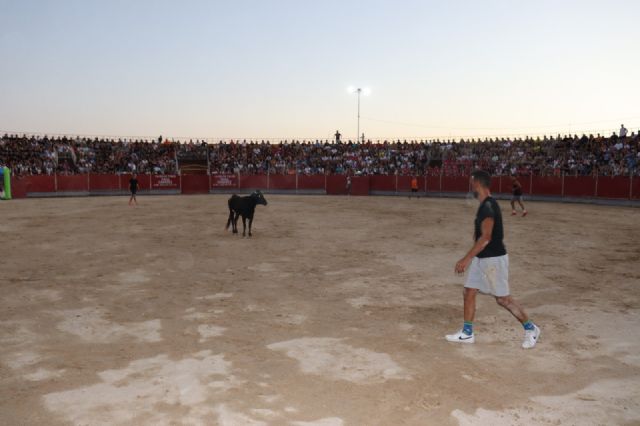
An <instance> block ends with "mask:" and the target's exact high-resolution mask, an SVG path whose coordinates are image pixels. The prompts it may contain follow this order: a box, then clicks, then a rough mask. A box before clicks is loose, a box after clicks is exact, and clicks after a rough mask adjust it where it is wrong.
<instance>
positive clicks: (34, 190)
mask: <svg viewBox="0 0 640 426" xmlns="http://www.w3.org/2000/svg"><path fill="white" fill-rule="evenodd" d="M130 177H131V175H130V174H96V173H92V174H83V175H38V176H24V177H17V176H13V177H12V181H11V185H12V188H13V196H14V198H24V197H38V196H73V195H118V194H126V193H128V189H129V179H130ZM519 180H520V183H521V184H522V187H523V192H524V194H525V195H526V196H529V197H531V198H533V199H535V198H539V199H558V200H573V199H582V200H587V201H588V200H627V201H629V200H631V201H638V200H640V177H633V178H631V177H625V176H613V177H612V176H522V177H520V178H519ZM138 182H139V191H140V193H141V194H145V193H150V194H206V193H224V192H248V191H252V190H255V189H261V190H263V191H267V192H279V193H320V194H329V195H346V194H347V193H348V189H347V178H346V176H344V175H327V176H325V175H240V174H218V175H206V174H184V175H138ZM418 187H419V192H420V193H422V194H427V195H429V194H430V195H445V196H447V195H453V196H455V195H456V194H457V195H462V194H466V193H467V192H468V191H469V189H470V188H469V178H468V177H467V176H442V175H436V176H420V177H418ZM492 189H493V191H494V192H495V193H497V194H503V195H504V194H508V193H510V192H511V179H510V177H508V176H501V177H494V178H493V181H492ZM410 190H411V176H396V175H388V176H381V175H375V176H354V177H352V179H351V195H378V194H384V195H393V194H403V193H404V194H406V193H407V192H409V191H410Z"/></svg>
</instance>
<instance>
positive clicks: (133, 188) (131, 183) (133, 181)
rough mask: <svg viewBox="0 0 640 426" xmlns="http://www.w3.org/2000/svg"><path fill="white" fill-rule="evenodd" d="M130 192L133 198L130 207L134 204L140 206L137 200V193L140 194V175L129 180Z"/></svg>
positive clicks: (130, 199) (130, 200)
mask: <svg viewBox="0 0 640 426" xmlns="http://www.w3.org/2000/svg"><path fill="white" fill-rule="evenodd" d="M129 191H130V192H131V198H129V205H131V203H134V204H135V205H136V206H137V205H138V200H137V199H136V193H137V192H138V175H137V174H135V173H134V174H133V176H131V179H129Z"/></svg>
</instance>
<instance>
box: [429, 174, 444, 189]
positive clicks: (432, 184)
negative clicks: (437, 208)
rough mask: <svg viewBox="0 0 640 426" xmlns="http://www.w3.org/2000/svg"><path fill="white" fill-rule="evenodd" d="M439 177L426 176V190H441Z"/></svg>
mask: <svg viewBox="0 0 640 426" xmlns="http://www.w3.org/2000/svg"><path fill="white" fill-rule="evenodd" d="M440 179H441V177H440V176H439V175H438V176H427V192H440V191H441V185H440V183H441V180H440Z"/></svg>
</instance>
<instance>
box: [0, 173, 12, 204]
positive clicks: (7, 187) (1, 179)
mask: <svg viewBox="0 0 640 426" xmlns="http://www.w3.org/2000/svg"><path fill="white" fill-rule="evenodd" d="M0 183H1V184H2V190H1V191H0V199H2V200H10V199H11V169H10V168H8V167H0Z"/></svg>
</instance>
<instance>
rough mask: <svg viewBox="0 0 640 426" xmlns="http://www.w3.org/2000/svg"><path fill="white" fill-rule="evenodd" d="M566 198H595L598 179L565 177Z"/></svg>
mask: <svg viewBox="0 0 640 426" xmlns="http://www.w3.org/2000/svg"><path fill="white" fill-rule="evenodd" d="M563 195H564V196H565V197H595V195H596V178H594V177H591V176H565V177H564V194H563Z"/></svg>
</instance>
